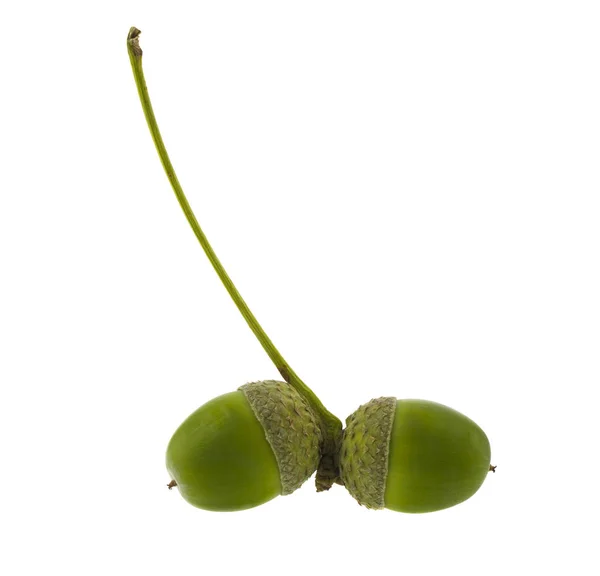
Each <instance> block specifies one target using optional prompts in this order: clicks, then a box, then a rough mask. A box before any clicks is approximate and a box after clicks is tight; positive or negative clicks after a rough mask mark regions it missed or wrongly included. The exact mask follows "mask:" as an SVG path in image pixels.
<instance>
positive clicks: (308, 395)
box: [127, 28, 342, 489]
mask: <svg viewBox="0 0 600 576" xmlns="http://www.w3.org/2000/svg"><path fill="white" fill-rule="evenodd" d="M140 34H141V32H140V30H138V29H137V28H131V29H130V30H129V34H128V35H127V52H128V53H129V59H130V61H131V67H132V69H133V76H134V78H135V83H136V85H137V89H138V94H139V97H140V101H141V104H142V108H143V110H144V115H145V117H146V121H147V123H148V128H149V129H150V133H151V134H152V139H153V140H154V144H155V146H156V150H157V151H158V155H159V157H160V161H161V162H162V165H163V167H164V169H165V172H166V173H167V177H168V179H169V182H170V183H171V186H172V188H173V191H174V192H175V196H176V197H177V200H178V201H179V204H180V206H181V208H182V210H183V212H184V214H185V217H186V218H187V221H188V222H189V224H190V226H191V228H192V230H193V231H194V234H195V235H196V238H198V241H199V242H200V245H201V246H202V249H203V250H204V253H205V254H206V256H207V257H208V259H209V260H210V263H211V264H212V266H213V268H214V269H215V272H216V273H217V275H218V276H219V278H220V279H221V282H223V285H224V286H225V288H226V289H227V292H228V293H229V295H230V296H231V298H232V300H233V301H234V302H235V305H236V306H237V308H238V310H239V311H240V313H241V314H242V316H243V317H244V319H245V320H246V322H247V323H248V326H249V327H250V329H251V330H252V332H253V333H254V335H255V336H256V338H257V339H258V341H259V342H260V343H261V345H262V347H263V348H264V350H265V352H266V353H267V354H268V356H269V358H270V359H271V361H272V362H273V364H275V367H276V368H277V370H278V371H279V373H280V374H281V376H282V377H283V379H284V380H285V381H286V382H288V383H289V384H290V385H291V386H293V387H294V388H295V389H296V390H297V391H298V392H299V393H300V394H301V395H302V396H303V397H304V398H305V399H306V400H307V401H308V402H309V403H310V405H311V406H312V408H313V409H314V410H315V411H316V412H317V414H318V415H319V416H320V417H321V420H322V422H323V428H324V434H325V441H324V454H325V455H328V456H329V457H331V458H334V456H335V454H336V453H337V446H338V445H339V443H340V439H341V430H342V423H341V422H340V420H339V419H338V418H336V417H335V416H334V415H333V414H331V412H329V411H328V410H327V409H326V408H325V406H323V404H322V402H321V401H320V400H319V398H318V397H317V396H316V395H315V393H314V392H313V391H312V390H311V389H310V388H309V387H308V386H307V385H306V384H305V383H304V382H303V381H302V380H301V379H300V377H299V376H298V375H297V374H296V373H295V372H294V371H293V370H292V368H291V367H290V365H289V364H288V363H287V362H286V361H285V359H284V358H283V356H282V355H281V354H280V352H279V351H278V350H277V348H275V345H274V344H273V342H271V339H270V338H269V337H268V336H267V334H266V332H265V331H264V330H263V328H262V326H261V325H260V324H259V323H258V320H257V319H256V318H255V316H254V314H252V312H251V311H250V308H248V305H247V304H246V302H245V301H244V299H243V298H242V296H241V295H240V293H239V292H238V291H237V289H236V287H235V285H234V284H233V282H232V280H231V278H230V277H229V275H228V274H227V272H226V271H225V269H224V268H223V265H222V264H221V262H220V261H219V259H218V258H217V255H216V254H215V252H214V250H213V249H212V247H211V245H210V243H209V241H208V239H207V238H206V236H205V235H204V232H203V231H202V228H201V227H200V224H198V221H197V220H196V216H195V215H194V212H193V211H192V208H191V207H190V205H189V203H188V201H187V198H186V196H185V194H184V192H183V189H182V188H181V185H180V184H179V180H178V179H177V175H176V174H175V170H174V169H173V165H172V164H171V160H170V159H169V155H168V153H167V149H166V148H165V145H164V143H163V140H162V137H161V135H160V130H159V129H158V124H157V122H156V118H155V116H154V111H153V109H152V104H151V102H150V95H149V94H148V88H147V87H146V80H145V78H144V71H143V68H142V49H141V48H140V44H139V36H140ZM329 475H330V474H329ZM329 475H328V476H329ZM321 480H323V479H321ZM332 481H335V479H333V480H332ZM325 484H327V482H325ZM322 489H327V488H325V487H324V488H322Z"/></svg>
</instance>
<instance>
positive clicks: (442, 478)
mask: <svg viewBox="0 0 600 576" xmlns="http://www.w3.org/2000/svg"><path fill="white" fill-rule="evenodd" d="M489 470H490V443H489V441H488V438H487V436H486V435H485V433H484V432H483V430H482V429H481V428H480V427H479V426H478V425H477V424H476V423H475V422H473V421H472V420H471V419H469V418H467V417H466V416H464V415H463V414H461V413H460V412H457V411H456V410H453V409H452V408H448V407H447V406H443V405H442V404H437V403H435V402H429V401H427V400H397V399H396V398H378V399H375V400H371V402H368V403H367V404H365V405H363V406H361V407H360V408H359V409H358V410H357V411H356V412H355V413H354V414H352V415H351V416H349V417H348V418H347V420H346V429H345V431H344V438H343V441H342V447H341V450H340V475H341V478H342V481H343V482H344V484H345V486H346V488H347V489H348V491H349V492H350V494H352V496H353V497H354V498H355V499H356V500H357V501H358V502H359V504H362V505H364V506H366V507H367V508H374V509H382V508H389V509H391V510H395V511H398V512H411V513H421V512H433V511H436V510H443V509H444V508H450V507H451V506H455V505H456V504H459V503H460V502H463V501H465V500H467V499H468V498H470V497H471V496H473V494H475V492H477V490H478V489H479V488H480V486H481V485H482V484H483V481H484V480H485V478H486V476H487V474H488V472H489Z"/></svg>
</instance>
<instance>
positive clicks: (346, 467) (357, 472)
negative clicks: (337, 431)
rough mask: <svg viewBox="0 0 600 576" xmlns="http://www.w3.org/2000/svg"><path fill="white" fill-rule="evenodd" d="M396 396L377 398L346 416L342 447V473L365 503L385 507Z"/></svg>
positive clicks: (364, 504)
mask: <svg viewBox="0 0 600 576" xmlns="http://www.w3.org/2000/svg"><path fill="white" fill-rule="evenodd" d="M395 411H396V398H393V397H384V398H376V399H374V400H371V401H370V402H367V403H366V404H363V405H362V406H361V407H360V408H359V409H358V410H357V411H356V412H354V414H352V415H350V416H348V418H346V429H345V430H344V437H343V440H342V448H341V451H340V475H341V478H342V481H343V482H344V485H345V486H346V488H347V489H348V492H350V494H352V496H354V498H355V499H356V500H357V501H358V503H359V504H361V505H362V506H366V507H367V508H373V509H375V510H380V509H382V508H385V485H386V479H387V474H388V460H389V446H390V436H391V433H392V427H393V424H394V414H395Z"/></svg>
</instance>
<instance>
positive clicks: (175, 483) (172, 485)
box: [167, 480, 177, 490]
mask: <svg viewBox="0 0 600 576" xmlns="http://www.w3.org/2000/svg"><path fill="white" fill-rule="evenodd" d="M175 486H177V482H175V480H171V481H170V482H169V483H168V484H167V488H168V489H169V490H171V488H174V487H175Z"/></svg>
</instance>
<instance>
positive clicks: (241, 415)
mask: <svg viewBox="0 0 600 576" xmlns="http://www.w3.org/2000/svg"><path fill="white" fill-rule="evenodd" d="M321 439H322V435H321V430H320V426H319V421H318V418H317V417H316V416H315V414H314V412H313V411H312V409H311V408H310V406H309V405H308V403H307V402H306V400H304V398H302V396H301V395H300V394H298V392H296V391H295V390H294V389H293V388H292V387H291V386H290V385H289V384H287V383H286V382H277V381H274V380H266V381H263V382H253V383H250V384H246V385H244V386H242V387H241V388H240V389H239V390H237V391H236V392H230V393H229V394H224V395H223V396H219V397H217V398H214V399H213V400H211V401H210V402H207V403H206V404H204V405H203V406H201V407H200V408H198V410H196V411H195V412H194V413H193V414H192V415H191V416H189V417H188V418H187V419H186V420H185V422H183V424H181V426H180V427H179V428H178V429H177V431H176V432H175V434H174V435H173V437H172V438H171V441H170V442H169V446H168V448H167V469H168V471H169V473H170V475H171V478H173V480H174V481H175V483H176V485H177V486H178V488H179V492H180V493H181V495H182V496H183V498H184V499H185V500H187V501H188V502H189V503H190V504H192V505H194V506H197V507H198V508H204V509H205V510H219V511H231V510H244V509H247V508H252V507H253V506H258V505H260V504H264V503H265V502H268V501H269V500H271V499H273V498H275V497H276V496H279V495H280V494H281V495H286V494H291V493H292V492H294V490H296V489H297V488H299V487H300V486H301V485H302V484H304V482H305V481H306V480H308V478H310V477H311V476H312V475H313V473H314V472H315V470H316V469H317V466H318V464H319V460H320V449H319V448H320V444H321Z"/></svg>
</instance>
